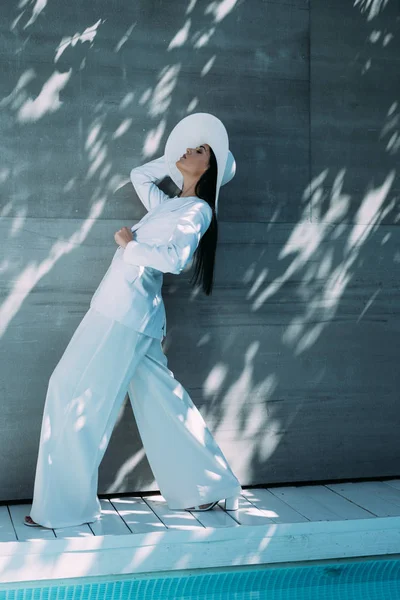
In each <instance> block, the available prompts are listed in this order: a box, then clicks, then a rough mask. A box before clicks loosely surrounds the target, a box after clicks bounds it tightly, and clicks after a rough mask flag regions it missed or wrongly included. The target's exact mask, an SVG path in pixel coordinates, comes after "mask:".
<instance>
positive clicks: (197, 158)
mask: <svg viewBox="0 0 400 600" xmlns="http://www.w3.org/2000/svg"><path fill="white" fill-rule="evenodd" d="M209 163H210V146H209V145H208V144H202V145H201V146H197V148H186V152H185V154H183V155H182V156H181V158H180V159H179V160H177V161H176V163H175V164H176V166H177V168H178V169H179V171H180V172H181V173H182V175H191V176H192V177H197V178H199V177H201V175H202V174H203V173H204V172H205V171H207V169H208V165H209Z"/></svg>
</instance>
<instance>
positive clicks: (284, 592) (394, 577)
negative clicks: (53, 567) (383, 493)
mask: <svg viewBox="0 0 400 600" xmlns="http://www.w3.org/2000/svg"><path fill="white" fill-rule="evenodd" d="M64 581H65V580H64ZM77 581H81V583H77ZM39 583H40V582H39ZM2 588H3V586H2ZM128 599H129V600H136V599H138V600H139V599H140V600H166V599H168V600H200V599H201V600H205V599H207V600H228V599H229V600H267V599H268V600H400V560H398V559H396V560H370V561H365V562H350V563H349V562H347V563H337V562H333V563H331V564H330V563H324V564H322V565H313V566H294V567H288V568H286V567H285V568H273V567H270V566H266V567H265V568H262V567H257V568H252V569H247V570H245V568H241V567H232V568H226V570H224V569H219V570H218V572H212V570H210V571H208V572H202V573H199V572H196V571H188V572H187V574H186V573H184V574H180V575H175V576H174V574H173V573H172V574H171V575H165V576H157V577H156V576H151V575H150V574H149V576H148V577H147V576H145V575H140V578H135V576H134V575H132V576H126V575H125V576H124V577H120V578H118V577H117V576H115V577H110V578H109V580H107V581H104V579H102V580H101V581H97V582H96V578H94V577H90V578H82V579H81V580H75V581H74V583H73V584H63V585H60V584H58V585H57V584H51V585H42V586H39V585H37V584H34V585H31V587H29V585H28V584H27V585H26V587H25V586H23V585H22V584H19V585H18V586H15V587H14V588H13V587H12V585H11V584H10V586H7V589H4V588H3V589H0V600H128Z"/></svg>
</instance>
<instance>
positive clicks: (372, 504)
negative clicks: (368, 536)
mask: <svg viewBox="0 0 400 600" xmlns="http://www.w3.org/2000/svg"><path fill="white" fill-rule="evenodd" d="M326 487H328V488H329V489H331V490H333V491H335V492H336V493H337V494H340V495H341V496H343V497H344V498H347V499H348V500H350V501H351V502H354V503H355V504H358V506H361V507H362V508H364V509H365V510H368V511H370V512H371V513H372V514H373V515H375V516H377V517H398V516H400V490H396V489H395V488H394V487H390V486H387V485H385V484H384V483H383V482H381V481H362V482H354V483H353V482H349V483H332V484H327V486H326Z"/></svg>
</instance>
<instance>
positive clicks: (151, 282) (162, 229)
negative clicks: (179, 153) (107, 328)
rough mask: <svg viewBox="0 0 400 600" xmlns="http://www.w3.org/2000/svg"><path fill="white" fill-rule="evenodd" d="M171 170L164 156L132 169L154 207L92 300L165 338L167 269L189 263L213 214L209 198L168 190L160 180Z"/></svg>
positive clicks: (144, 197)
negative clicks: (164, 279)
mask: <svg viewBox="0 0 400 600" xmlns="http://www.w3.org/2000/svg"><path fill="white" fill-rule="evenodd" d="M167 174H168V172H167V167H166V164H165V158H164V156H161V157H160V158H157V159H155V160H152V161H150V162H148V163H146V164H144V165H142V166H140V167H136V168H134V169H132V171H131V173H130V178H131V181H132V183H133V185H134V187H135V190H136V192H137V194H138V196H139V198H140V200H141V201H142V203H143V204H144V206H145V207H146V208H147V210H148V212H147V214H146V215H145V216H144V217H143V218H142V219H141V220H140V221H139V222H138V223H137V224H136V225H134V226H133V227H131V230H132V232H133V240H132V241H131V242H128V244H127V245H126V247H125V249H124V248H123V247H122V246H119V247H118V248H117V250H116V252H115V254H114V256H113V259H112V261H111V264H110V266H109V268H108V270H107V272H106V274H105V275H104V277H103V279H102V280H101V282H100V284H99V286H98V288H97V289H96V291H95V293H94V294H93V296H92V299H91V301H90V306H91V307H92V308H94V309H95V310H97V311H99V312H101V313H103V314H105V315H107V316H109V317H110V318H112V319H115V320H116V321H120V322H121V323H123V324H124V325H126V326H127V327H131V328H132V329H134V330H135V331H139V332H141V333H144V334H146V335H149V336H151V337H155V338H159V339H162V338H163V337H165V335H166V332H167V327H166V323H167V320H166V314H165V307H164V301H163V299H162V295H161V287H162V284H163V273H175V274H179V273H180V272H181V271H182V269H184V267H185V266H186V265H187V264H188V263H189V262H190V261H191V259H192V258H193V254H194V251H195V250H196V248H197V246H198V244H199V241H200V238H201V236H202V235H203V234H204V233H205V232H206V230H207V229H208V227H209V225H210V223H211V218H212V210H211V208H210V206H209V205H208V204H207V202H206V201H205V200H201V199H200V198H198V197H197V196H190V197H186V198H185V197H184V198H179V197H178V196H175V197H174V198H170V197H169V196H168V195H167V194H165V193H164V192H162V191H161V190H160V189H159V188H158V187H157V186H156V185H155V182H156V181H158V180H160V179H163V178H164V177H165V176H166V175H167Z"/></svg>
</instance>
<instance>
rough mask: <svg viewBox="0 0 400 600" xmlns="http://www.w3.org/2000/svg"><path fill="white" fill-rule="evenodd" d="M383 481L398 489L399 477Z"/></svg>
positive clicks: (399, 484)
mask: <svg viewBox="0 0 400 600" xmlns="http://www.w3.org/2000/svg"><path fill="white" fill-rule="evenodd" d="M384 483H386V485H390V486H391V487H394V488H396V490H400V479H388V480H387V481H385V482H384Z"/></svg>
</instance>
